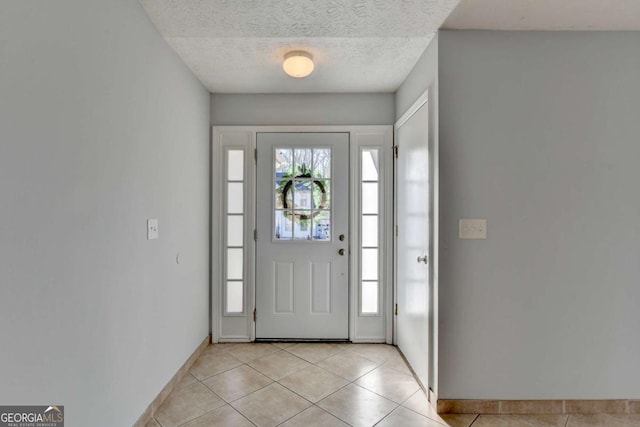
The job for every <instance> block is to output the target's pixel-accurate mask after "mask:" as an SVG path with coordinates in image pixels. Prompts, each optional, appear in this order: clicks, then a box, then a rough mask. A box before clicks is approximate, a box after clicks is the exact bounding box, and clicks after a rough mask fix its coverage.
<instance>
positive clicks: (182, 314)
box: [0, 0, 210, 427]
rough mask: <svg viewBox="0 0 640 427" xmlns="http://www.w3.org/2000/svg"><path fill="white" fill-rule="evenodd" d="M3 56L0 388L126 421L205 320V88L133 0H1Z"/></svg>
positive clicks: (70, 412)
mask: <svg viewBox="0 0 640 427" xmlns="http://www.w3.org/2000/svg"><path fill="white" fill-rule="evenodd" d="M0 70H1V71H0V197H1V202H0V337H1V339H2V344H1V345H0V378H2V379H1V380H0V402H2V404H3V405H7V404H21V405H28V404H47V403H56V404H63V405H65V407H66V408H65V409H66V414H67V424H68V425H69V426H89V425H91V426H109V427H111V426H126V425H131V424H132V423H133V422H134V421H135V420H136V419H137V418H138V417H139V416H140V415H141V414H142V411H143V410H144V409H145V408H146V406H147V405H148V404H149V403H150V402H151V400H152V399H153V397H155V395H156V394H157V393H158V392H159V391H160V390H161V389H162V387H163V386H164V385H165V384H166V382H167V381H168V380H169V379H170V378H171V376H172V375H173V374H174V373H175V372H176V371H177V369H178V368H179V367H180V366H181V365H182V363H184V361H185V360H186V359H187V357H188V356H189V355H190V354H191V353H192V352H193V351H194V350H195V349H196V347H197V346H198V344H199V343H200V342H202V340H203V339H204V338H205V337H206V336H207V334H208V330H209V328H208V294H209V291H208V254H209V249H208V246H209V232H208V228H209V220H208V218H209V208H208V202H209V153H210V149H209V129H208V126H209V94H208V92H207V91H206V90H205V89H204V88H203V87H202V86H201V85H200V83H199V82H198V81H197V80H196V79H195V78H194V77H193V76H192V74H191V73H190V72H189V71H188V70H187V69H186V68H185V66H184V65H183V64H182V63H181V62H180V60H179V59H178V57H177V56H176V55H175V54H174V53H173V52H172V51H171V50H170V49H169V48H168V47H167V46H166V45H165V43H164V42H163V40H162V39H161V37H160V35H159V34H158V33H157V31H156V29H155V28H154V27H153V26H152V24H151V23H150V21H149V20H148V18H147V16H146V15H145V13H144V11H143V9H142V7H141V6H140V4H139V3H138V2H136V1H130V0H112V1H102V0H57V1H51V2H49V1H39V0H21V1H3V2H0ZM149 217H151V218H158V219H159V225H160V239H159V240H155V241H147V240H146V219H147V218H149ZM178 252H179V253H180V254H181V262H180V264H179V265H178V264H176V261H175V259H176V254H177V253H178Z"/></svg>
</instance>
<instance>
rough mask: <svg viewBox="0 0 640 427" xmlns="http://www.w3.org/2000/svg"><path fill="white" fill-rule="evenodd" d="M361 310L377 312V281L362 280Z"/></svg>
mask: <svg viewBox="0 0 640 427" xmlns="http://www.w3.org/2000/svg"><path fill="white" fill-rule="evenodd" d="M362 312H363V313H377V312H378V282H362Z"/></svg>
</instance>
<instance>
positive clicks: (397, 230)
mask: <svg viewBox="0 0 640 427" xmlns="http://www.w3.org/2000/svg"><path fill="white" fill-rule="evenodd" d="M396 237H398V224H396Z"/></svg>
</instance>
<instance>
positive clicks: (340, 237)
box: [338, 234, 344, 242]
mask: <svg viewBox="0 0 640 427" xmlns="http://www.w3.org/2000/svg"><path fill="white" fill-rule="evenodd" d="M338 239H340V241H341V242H344V234H341V235H340V236H339V237H338Z"/></svg>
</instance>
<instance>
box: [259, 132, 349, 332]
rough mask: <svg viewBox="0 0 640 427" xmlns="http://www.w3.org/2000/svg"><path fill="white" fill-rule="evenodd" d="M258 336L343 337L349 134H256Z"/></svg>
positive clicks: (345, 328) (346, 307)
mask: <svg viewBox="0 0 640 427" xmlns="http://www.w3.org/2000/svg"><path fill="white" fill-rule="evenodd" d="M257 158H258V160H257V184H256V188H257V210H256V225H257V244H256V250H257V256H256V283H255V286H256V338H257V339H318V340H322V339H343V340H346V339H348V338H349V134H348V133H258V134H257Z"/></svg>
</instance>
